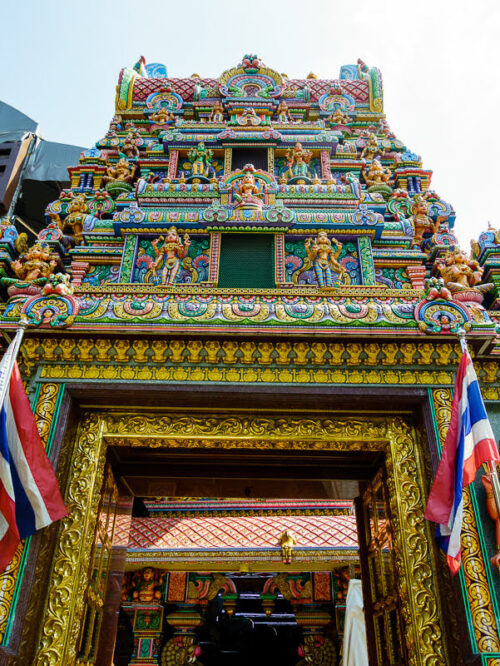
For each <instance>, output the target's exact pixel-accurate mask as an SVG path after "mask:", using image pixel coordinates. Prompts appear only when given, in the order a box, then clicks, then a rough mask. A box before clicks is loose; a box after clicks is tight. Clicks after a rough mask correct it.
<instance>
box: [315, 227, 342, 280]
mask: <svg viewBox="0 0 500 666" xmlns="http://www.w3.org/2000/svg"><path fill="white" fill-rule="evenodd" d="M334 246H335V247H334ZM305 249H306V253H307V257H308V259H309V261H310V262H311V263H312V265H313V268H314V272H315V274H316V279H317V281H318V285H319V286H320V287H333V286H334V280H333V273H335V274H336V275H337V276H338V277H337V279H338V278H339V277H340V276H341V275H342V274H343V273H345V272H346V271H345V268H344V267H343V266H342V265H341V264H340V263H339V262H338V258H339V255H340V253H341V251H342V243H339V242H338V241H337V240H336V239H335V238H332V240H330V239H329V238H328V234H327V233H326V231H319V232H318V235H317V237H316V238H315V239H314V240H313V239H312V238H307V239H306V241H305ZM332 271H333V273H332Z"/></svg>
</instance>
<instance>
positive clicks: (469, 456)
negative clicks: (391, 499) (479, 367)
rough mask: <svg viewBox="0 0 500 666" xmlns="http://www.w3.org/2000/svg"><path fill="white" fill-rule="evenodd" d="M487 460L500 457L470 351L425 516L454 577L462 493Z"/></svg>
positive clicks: (457, 565) (460, 370) (462, 368)
mask: <svg viewBox="0 0 500 666" xmlns="http://www.w3.org/2000/svg"><path fill="white" fill-rule="evenodd" d="M486 461H492V462H493V463H495V464H496V463H498V462H500V454H499V452H498V448H497V445H496V442H495V438H494V435H493V431H492V429H491V425H490V422H489V420H488V415H487V414H486V408H485V406H484V402H483V398H482V396H481V391H480V388H479V383H478V381H477V376H476V373H475V371H474V366H473V364H472V359H471V357H470V355H469V352H468V350H467V349H466V350H465V351H464V353H463V355H462V359H461V361H460V365H459V366H458V372H457V378H456V383H455V395H454V397H453V404H452V408H451V419H450V425H449V427H448V432H447V434H446V440H445V443H444V451H443V455H442V457H441V461H440V463H439V467H438V470H437V473H436V478H435V479H434V484H433V486H432V489H431V492H430V495H429V501H428V502H427V508H426V510H425V517H426V518H427V519H428V520H433V521H434V522H436V523H438V528H437V532H436V541H437V542H438V544H439V546H440V547H441V548H442V549H443V550H444V551H445V552H446V554H447V560H448V566H449V567H450V570H451V572H452V573H453V574H455V573H456V572H457V571H458V570H459V568H460V533H461V531H462V516H463V499H462V490H463V488H464V487H465V486H467V485H469V483H471V482H472V481H474V479H475V477H476V473H477V470H478V469H479V467H480V466H481V465H482V464H483V463H484V462H486Z"/></svg>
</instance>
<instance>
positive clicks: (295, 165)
mask: <svg viewBox="0 0 500 666" xmlns="http://www.w3.org/2000/svg"><path fill="white" fill-rule="evenodd" d="M311 158H312V152H311V151H310V150H307V148H302V144H301V143H296V144H295V148H294V149H293V151H292V150H291V149H289V150H287V152H286V162H287V164H288V177H289V178H294V177H295V176H306V177H307V176H308V175H309V162H310V161H311Z"/></svg>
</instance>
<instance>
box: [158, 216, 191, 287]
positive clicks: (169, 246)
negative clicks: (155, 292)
mask: <svg viewBox="0 0 500 666" xmlns="http://www.w3.org/2000/svg"><path fill="white" fill-rule="evenodd" d="M158 243H162V245H161V246H160V247H159V248H158ZM151 245H152V246H153V250H154V253H155V255H156V261H154V262H153V263H152V265H151V266H152V269H153V272H154V273H155V274H156V269H157V268H161V269H162V271H161V284H165V285H167V286H172V285H173V284H175V280H176V278H177V274H178V272H179V268H180V266H181V261H182V260H183V259H185V257H186V256H187V253H188V251H189V246H190V245H191V241H190V240H189V236H188V234H185V235H184V245H183V244H182V242H181V240H180V238H179V234H178V233H177V229H176V228H175V227H170V229H169V230H168V231H167V234H166V236H165V238H164V237H163V236H160V237H159V238H156V239H155V240H154V241H152V243H151Z"/></svg>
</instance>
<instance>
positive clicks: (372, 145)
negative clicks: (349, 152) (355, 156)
mask: <svg viewBox="0 0 500 666" xmlns="http://www.w3.org/2000/svg"><path fill="white" fill-rule="evenodd" d="M379 154H380V148H379V147H378V141H377V137H376V135H375V134H370V135H369V136H368V141H367V142H366V146H365V147H364V148H363V150H362V151H361V158H362V159H363V158H364V159H367V160H373V159H374V158H375V157H376V155H379Z"/></svg>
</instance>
